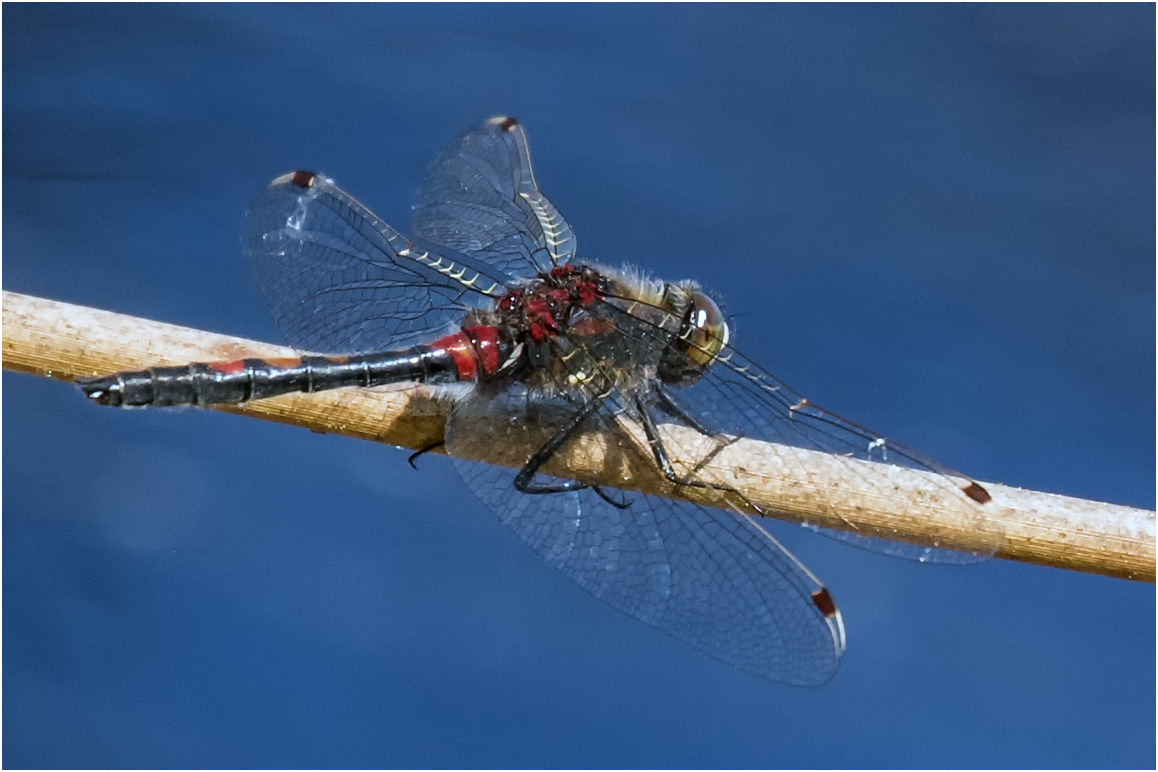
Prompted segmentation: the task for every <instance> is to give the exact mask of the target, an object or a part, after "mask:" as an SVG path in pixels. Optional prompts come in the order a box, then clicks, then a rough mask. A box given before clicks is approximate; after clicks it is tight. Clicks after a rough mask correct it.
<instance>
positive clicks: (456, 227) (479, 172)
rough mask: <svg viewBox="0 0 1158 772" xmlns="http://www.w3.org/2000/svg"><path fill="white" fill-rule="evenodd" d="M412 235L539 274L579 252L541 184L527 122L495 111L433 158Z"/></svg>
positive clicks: (515, 272) (507, 268)
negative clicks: (525, 127) (529, 145)
mask: <svg viewBox="0 0 1158 772" xmlns="http://www.w3.org/2000/svg"><path fill="white" fill-rule="evenodd" d="M413 227H414V233H415V235H417V236H419V237H421V238H423V239H428V240H430V241H432V242H434V243H436V244H444V245H446V246H448V247H450V248H451V249H454V250H456V251H458V252H461V253H463V254H465V255H469V256H471V257H474V258H477V259H479V260H485V261H486V262H488V263H490V264H492V265H495V266H497V267H498V268H500V269H501V270H503V271H504V272H506V273H509V274H510V275H512V276H530V275H534V274H536V273H538V272H540V271H542V270H545V269H546V268H549V267H550V266H551V265H553V264H557V263H564V262H567V261H569V260H571V259H572V258H573V257H574V255H575V246H576V241H575V233H574V231H572V230H571V226H570V225H568V224H567V221H566V220H565V219H563V216H562V215H561V214H559V211H558V210H557V209H555V207H554V206H553V205H552V204H551V202H550V201H549V200H547V197H546V196H544V195H543V194H542V192H541V191H540V190H539V188H538V185H537V184H536V182H535V176H534V173H533V172H532V170H531V153H530V150H529V149H528V148H527V137H526V134H525V132H524V131H523V127H522V126H521V125H520V124H519V123H518V122H517V121H516V120H515V119H514V118H507V117H498V118H492V119H490V120H489V121H486V122H484V123H482V124H480V125H479V126H476V127H475V128H473V129H471V130H470V131H468V132H466V133H464V134H462V135H461V136H460V137H459V138H458V140H457V141H455V142H454V143H453V144H451V146H450V147H448V148H447V149H446V150H445V151H443V153H442V154H441V155H439V156H438V158H437V159H435V161H434V163H433V164H431V166H430V170H429V173H428V175H427V179H426V183H425V185H424V186H423V189H422V192H421V194H420V195H419V198H418V204H417V206H416V207H415V208H414V219H413Z"/></svg>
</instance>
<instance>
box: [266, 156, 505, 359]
mask: <svg viewBox="0 0 1158 772" xmlns="http://www.w3.org/2000/svg"><path fill="white" fill-rule="evenodd" d="M244 241H245V251H246V253H247V254H248V255H249V259H250V262H251V264H252V266H253V270H254V274H255V275H256V277H257V282H258V285H259V286H260V288H261V291H262V294H263V295H264V296H265V299H266V302H267V303H268V305H269V307H270V310H271V311H272V312H273V315H274V318H275V319H276V320H277V323H278V326H279V327H280V328H281V330H282V332H283V334H285V336H286V338H287V339H288V340H289V342H290V344H291V345H292V346H294V347H296V348H299V349H302V350H307V351H315V352H319V353H345V354H355V353H365V352H371V351H381V350H384V349H389V348H398V347H402V346H407V345H412V344H414V343H418V342H421V341H423V340H425V339H429V338H430V337H431V336H432V335H434V334H437V333H441V332H443V331H444V330H445V329H446V328H447V327H448V326H449V325H450V323H451V322H453V321H455V320H458V319H460V318H461V316H462V314H463V312H464V310H465V309H466V308H468V307H470V306H473V305H477V304H479V303H481V302H485V301H486V300H487V299H488V298H493V297H496V296H501V295H502V294H503V292H504V291H505V287H504V284H505V283H506V282H508V281H509V279H508V278H507V277H506V276H504V275H503V274H502V273H501V272H500V271H498V270H496V269H494V268H493V267H492V266H486V265H479V264H476V263H475V261H473V260H471V259H469V258H467V257H465V256H460V255H454V254H453V253H451V252H449V251H447V252H446V253H445V254H438V253H435V252H432V251H430V250H426V249H422V248H420V247H418V246H416V245H414V244H412V243H411V242H410V241H409V240H407V239H406V238H405V237H404V236H402V235H401V234H400V233H399V232H398V231H396V230H395V229H394V228H391V227H390V226H389V225H387V224H386V223H385V222H383V221H382V220H381V219H379V218H378V217H377V216H376V215H375V214H374V213H373V212H371V211H370V210H369V209H367V208H366V207H365V206H363V205H362V204H361V203H359V202H358V201H357V200H356V199H355V198H354V197H353V196H351V195H350V194H348V193H346V192H345V191H343V190H341V189H340V188H338V187H337V186H336V185H334V184H333V181H332V180H328V179H326V178H324V177H322V176H321V175H315V174H313V173H311V172H293V173H291V174H286V175H283V176H281V177H278V178H277V179H275V180H274V181H273V182H271V183H270V184H269V185H268V186H267V187H266V188H265V189H263V190H262V191H261V192H260V193H258V195H257V197H256V198H255V199H254V200H253V203H252V204H251V205H250V208H249V211H248V212H247V213H246V219H245V232H244Z"/></svg>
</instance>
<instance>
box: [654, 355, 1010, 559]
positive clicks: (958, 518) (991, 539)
mask: <svg viewBox="0 0 1158 772" xmlns="http://www.w3.org/2000/svg"><path fill="white" fill-rule="evenodd" d="M663 397H664V399H663V400H660V399H657V398H656V395H655V394H653V395H650V398H651V399H652V402H653V403H654V404H655V406H656V410H657V411H658V412H664V413H666V414H667V421H669V422H670V423H673V424H676V425H682V426H684V427H687V426H689V423H688V421H687V420H686V419H685V418H683V417H682V416H692V417H694V418H695V420H696V421H697V422H698V423H699V424H700V426H701V427H702V428H704V429H707V430H708V432H709V433H710V434H711V435H713V436H714V437H715V440H714V441H709V440H708V438H706V437H705V436H703V435H702V434H700V433H698V432H694V431H684V432H680V433H676V434H674V435H672V436H670V437H668V439H666V440H665V444H666V445H667V451H668V453H669V454H670V455H671V456H672V457H673V459H675V460H676V461H678V464H677V466H678V468H679V469H682V470H685V473H686V475H687V477H688V479H690V480H696V479H699V475H700V474H701V473H700V472H698V471H697V470H698V469H699V468H700V467H701V465H702V463H703V461H704V460H705V459H708V458H710V457H711V456H712V455H714V454H715V453H718V452H719V449H720V446H721V445H726V444H731V443H732V442H734V441H735V438H737V437H743V438H751V439H756V440H762V441H764V442H767V443H775V445H762V446H761V452H762V453H763V454H765V456H766V457H765V458H763V459H761V461H762V462H764V463H767V464H770V465H771V466H772V468H775V469H777V470H779V472H778V473H779V474H782V475H783V476H784V479H788V480H791V481H792V484H793V485H795V486H796V487H797V489H798V490H799V492H800V493H801V494H802V495H807V496H809V497H811V498H812V499H813V500H814V501H819V502H821V503H822V505H823V506H824V509H825V514H826V515H828V516H835V517H837V518H840V519H845V515H846V514H847V513H845V512H844V511H842V510H843V508H844V507H847V506H849V505H848V504H847V503H846V502H847V501H848V498H847V497H846V496H845V495H844V494H845V492H846V489H849V488H851V489H852V490H854V491H858V492H861V494H862V496H863V499H864V501H865V502H866V503H871V502H872V501H874V500H875V501H882V500H887V499H893V498H896V499H899V500H903V502H904V504H905V506H906V507H908V508H912V507H916V506H924V507H928V508H930V509H936V510H937V515H938V517H939V518H940V519H941V520H942V521H943V522H949V523H951V524H952V528H951V529H949V530H948V531H947V532H946V535H945V536H943V537H939V538H938V540H937V543H936V544H935V545H934V546H918V545H913V544H906V543H901V542H899V541H896V540H894V537H896V536H897V534H896V532H894V531H891V530H889V529H888V528H886V527H882V529H881V530H878V531H874V532H872V533H864V532H860V533H857V532H850V531H843V530H829V529H824V528H819V527H817V526H815V525H807V526H806V527H809V528H810V529H811V530H814V531H816V532H818V533H822V534H824V535H826V536H829V537H831V538H834V539H837V540H839V541H844V542H846V543H849V544H851V545H853V546H856V547H860V548H862V549H867V550H870V551H873V552H880V553H883V554H887V555H892V556H895V557H903V558H908V559H913V560H918V561H920V562H935V563H956V564H962V563H972V562H977V561H980V560H984V559H986V558H987V557H988V556H990V555H992V554H994V553H995V552H996V551H997V550H998V548H1000V546H1001V544H1002V542H1003V540H1004V531H1003V529H1002V527H1001V526H1000V524H999V523H998V521H997V519H996V513H991V506H987V505H988V503H989V494H988V492H986V491H985V489H984V488H983V487H982V486H981V485H980V484H978V483H976V482H975V481H973V480H971V479H969V478H968V477H965V476H964V475H961V474H960V473H958V472H954V471H953V470H951V469H948V468H947V467H944V466H942V465H940V464H938V463H937V462H935V461H933V460H931V459H928V458H926V457H924V456H921V455H919V454H917V453H915V452H913V451H911V450H909V449H908V448H905V447H904V446H901V445H899V444H896V443H894V442H893V441H891V440H888V439H886V438H884V437H882V436H880V435H878V434H876V433H874V432H871V431H869V430H868V429H865V428H864V427H862V426H859V425H857V424H855V423H852V422H851V421H848V420H846V419H844V418H841V417H840V416H838V415H836V414H834V413H831V412H829V411H827V410H824V409H823V408H820V407H818V406H816V405H814V404H812V403H810V402H809V401H808V400H806V399H805V398H803V397H802V396H801V395H799V394H798V393H797V392H795V391H793V390H792V389H791V388H789V387H788V386H787V385H785V384H784V383H783V382H782V381H780V380H779V379H777V378H776V377H775V376H773V375H772V374H771V373H769V372H767V371H766V370H764V369H763V368H761V367H760V366H759V365H757V364H756V363H755V362H752V361H751V360H749V359H747V358H746V357H744V356H743V355H742V354H741V353H740V352H738V351H736V350H735V349H734V348H731V347H730V346H725V347H724V350H723V351H722V352H721V354H720V357H719V358H718V360H717V361H716V362H715V363H714V364H713V365H712V367H711V368H710V369H709V370H708V372H707V373H706V374H705V375H704V377H703V378H702V379H701V380H700V381H699V382H697V383H695V384H692V385H689V386H686V387H684V388H679V389H668V390H666V391H665V392H664V394H663ZM665 401H670V403H672V404H671V405H670V406H667V407H665V405H664V404H663V403H664V402H665ZM665 436H667V435H665ZM896 467H902V468H904V469H910V470H915V471H916V472H918V473H919V474H917V475H915V476H913V475H906V476H905V478H904V479H905V483H904V484H903V485H901V486H898V482H897V480H898V479H899V477H898V475H896V474H895V473H894V469H895V468H896ZM825 468H827V469H836V470H837V472H838V473H837V474H836V475H834V476H831V477H830V476H828V475H826V474H825V473H824V472H823V471H817V470H818V469H819V470H823V469H825ZM833 477H835V478H837V479H836V480H835V481H834V479H833ZM906 486H909V487H906ZM912 486H916V487H915V488H914V487H912ZM770 514H772V513H770ZM845 521H846V522H848V520H847V519H846V520H845ZM850 527H851V524H850Z"/></svg>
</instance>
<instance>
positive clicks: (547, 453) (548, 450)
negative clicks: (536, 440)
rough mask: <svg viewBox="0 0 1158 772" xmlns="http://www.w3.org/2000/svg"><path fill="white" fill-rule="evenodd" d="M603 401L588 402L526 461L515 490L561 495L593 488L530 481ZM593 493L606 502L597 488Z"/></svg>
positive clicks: (596, 399) (599, 399)
mask: <svg viewBox="0 0 1158 772" xmlns="http://www.w3.org/2000/svg"><path fill="white" fill-rule="evenodd" d="M603 399H604V397H602V396H600V397H596V398H594V399H592V400H590V401H589V402H588V403H587V404H586V405H584V406H583V408H582V409H581V410H579V412H577V413H575V415H573V416H571V418H570V420H568V421H567V423H566V424H565V425H563V426H562V427H560V429H559V431H557V432H555V434H554V436H553V437H551V439H549V440H547V443H546V444H545V445H543V447H541V448H539V449H538V450H537V451H535V454H534V455H533V456H531V457H530V458H529V459H528V460H527V463H526V464H524V465H523V468H522V469H520V470H519V474H518V476H517V477H515V490H517V491H519V492H520V493H563V492H566V491H576V490H582V489H584V488H591V487H593V486H591V485H586V484H584V483H579V482H569V483H564V484H562V485H535V484H533V483H532V482H531V481H532V479H533V478H534V477H535V475H536V474H538V472H539V469H541V468H542V467H543V465H544V464H546V463H547V462H548V461H550V460H551V457H552V456H554V455H555V454H556V453H558V452H559V449H560V448H562V447H563V445H565V444H566V443H567V440H569V439H571V437H572V436H573V435H574V434H575V432H577V431H578V430H579V427H580V426H582V425H583V422H584V421H586V420H587V419H588V418H590V417H591V415H592V414H593V413H594V412H595V411H596V410H598V409H599V407H600V405H602V404H603ZM595 491H596V493H599V496H600V498H603V499H604V500H605V501H606V500H608V499H607V497H606V496H605V495H604V494H603V493H602V492H600V491H599V489H598V488H595ZM609 503H610V502H609Z"/></svg>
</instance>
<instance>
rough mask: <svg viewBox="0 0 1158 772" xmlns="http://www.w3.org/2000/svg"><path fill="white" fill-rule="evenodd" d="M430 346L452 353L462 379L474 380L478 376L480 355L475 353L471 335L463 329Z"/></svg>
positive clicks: (456, 369) (457, 371)
mask: <svg viewBox="0 0 1158 772" xmlns="http://www.w3.org/2000/svg"><path fill="white" fill-rule="evenodd" d="M430 347H431V348H432V349H434V350H436V351H438V350H442V351H445V352H446V353H448V354H450V357H451V359H453V360H454V369H455V372H456V373H457V374H458V379H459V380H460V381H473V380H475V379H477V378H478V356H477V355H476V354H475V350H474V346H473V345H472V344H471V342H470V337H469V336H468V335H467V334H466V333H465V332H463V331H462V330H460V331H458V332H456V333H454V334H453V335H447V336H446V337H445V338H439V339H438V340H436V341H434V342H433V343H431V344H430Z"/></svg>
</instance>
